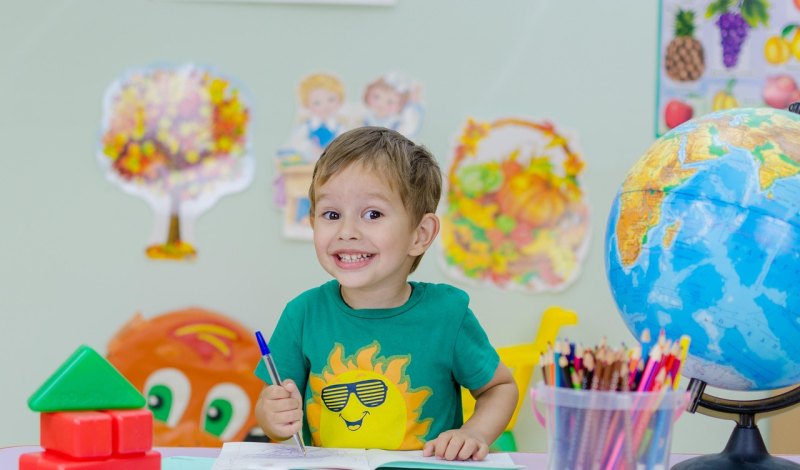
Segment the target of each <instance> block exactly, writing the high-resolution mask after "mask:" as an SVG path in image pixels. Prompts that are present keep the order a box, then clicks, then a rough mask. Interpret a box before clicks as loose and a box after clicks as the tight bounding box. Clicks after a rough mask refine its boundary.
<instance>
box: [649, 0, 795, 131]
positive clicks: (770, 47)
mask: <svg viewBox="0 0 800 470" xmlns="http://www.w3.org/2000/svg"><path fill="white" fill-rule="evenodd" d="M794 101H800V0H780V1H768V0H704V1H701V0H661V8H660V38H659V67H658V94H657V103H656V110H657V111H656V112H657V113H658V114H657V116H656V134H657V135H661V134H663V133H664V132H666V131H667V130H669V129H671V128H673V127H675V126H677V125H679V124H681V123H683V122H685V121H687V120H689V119H691V118H692V117H693V116H700V115H703V114H707V113H709V112H713V111H719V110H723V109H729V108H736V107H761V106H771V107H774V108H786V107H787V106H788V105H789V104H791V103H792V102H794Z"/></svg>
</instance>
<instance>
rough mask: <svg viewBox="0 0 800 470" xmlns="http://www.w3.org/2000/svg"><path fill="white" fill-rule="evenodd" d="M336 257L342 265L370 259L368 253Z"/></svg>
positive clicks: (346, 254) (344, 254) (342, 254)
mask: <svg viewBox="0 0 800 470" xmlns="http://www.w3.org/2000/svg"><path fill="white" fill-rule="evenodd" d="M336 257H337V258H338V259H339V261H341V262H342V263H358V262H361V261H366V260H368V259H370V258H372V255H371V254H369V253H338V254H337V255H336Z"/></svg>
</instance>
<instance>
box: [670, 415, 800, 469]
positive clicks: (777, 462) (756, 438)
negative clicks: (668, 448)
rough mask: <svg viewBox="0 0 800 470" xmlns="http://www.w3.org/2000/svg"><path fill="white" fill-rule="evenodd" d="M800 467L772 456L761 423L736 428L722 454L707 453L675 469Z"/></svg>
mask: <svg viewBox="0 0 800 470" xmlns="http://www.w3.org/2000/svg"><path fill="white" fill-rule="evenodd" d="M723 469H724V470H762V469H763V470H784V469H786V470H798V469H800V464H796V463H794V462H790V461H788V460H786V459H782V458H780V457H775V456H774V455H770V454H769V452H768V451H767V446H766V445H764V439H763V438H762V437H761V431H759V430H758V426H755V425H753V426H739V425H737V426H736V428H734V430H733V433H732V434H731V437H730V439H728V444H727V445H726V446H725V449H724V450H723V451H722V452H720V453H719V454H713V455H704V456H702V457H695V458H692V459H689V460H685V461H683V462H681V463H679V464H676V465H673V466H672V470H723Z"/></svg>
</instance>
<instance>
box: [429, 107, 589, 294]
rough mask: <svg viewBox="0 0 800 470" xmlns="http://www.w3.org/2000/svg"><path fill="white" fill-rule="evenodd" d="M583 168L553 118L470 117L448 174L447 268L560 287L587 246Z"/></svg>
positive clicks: (479, 278)
mask: <svg viewBox="0 0 800 470" xmlns="http://www.w3.org/2000/svg"><path fill="white" fill-rule="evenodd" d="M583 171H584V161H583V160H582V158H581V156H580V154H579V153H578V151H577V149H576V143H575V140H574V139H573V138H571V137H569V136H568V134H566V133H565V132H563V131H562V130H561V129H557V128H556V127H555V126H554V125H553V124H552V123H550V122H547V121H544V122H537V121H533V120H527V119H517V118H505V119H499V120H497V121H493V122H479V121H475V120H472V119H470V120H468V121H467V123H466V124H465V126H464V128H463V129H462V130H461V133H460V135H459V137H458V138H457V140H456V143H455V146H454V148H453V150H452V152H451V157H450V161H449V164H448V169H447V173H446V176H445V178H446V192H445V194H446V200H445V204H444V208H443V211H442V214H441V221H442V228H441V236H440V237H439V243H440V247H441V252H440V254H441V256H440V261H441V264H442V266H443V268H444V270H445V272H446V273H447V274H448V275H450V276H451V277H453V278H455V279H457V280H460V281H463V282H465V283H469V284H483V285H488V286H492V287H496V288H500V289H514V290H522V291H528V292H554V291H560V290H563V289H565V288H566V287H567V286H568V285H569V284H570V283H571V282H572V281H573V280H575V279H576V278H577V276H578V274H579V273H580V271H581V268H582V266H583V261H584V259H585V256H586V252H587V247H588V244H589V235H590V230H589V228H590V225H589V207H588V204H587V200H586V194H585V191H584V187H583V185H582V184H581V176H582V174H583Z"/></svg>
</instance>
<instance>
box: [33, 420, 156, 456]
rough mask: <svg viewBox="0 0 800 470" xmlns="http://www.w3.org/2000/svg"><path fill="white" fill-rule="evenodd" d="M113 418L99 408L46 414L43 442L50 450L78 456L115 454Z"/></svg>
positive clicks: (43, 424) (43, 423)
mask: <svg viewBox="0 0 800 470" xmlns="http://www.w3.org/2000/svg"><path fill="white" fill-rule="evenodd" d="M112 421H113V420H112V417H111V415H109V414H108V413H102V412H99V411H72V412H59V413H42V414H41V415H40V420H39V422H40V432H39V441H40V444H41V446H42V447H44V448H45V449H47V450H52V451H56V452H59V453H62V454H65V455H67V456H69V457H72V458H76V459H98V458H106V457H111V454H112V452H113V448H112V442H113V439H112ZM144 450H149V448H148V449H144Z"/></svg>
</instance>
